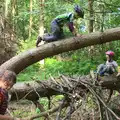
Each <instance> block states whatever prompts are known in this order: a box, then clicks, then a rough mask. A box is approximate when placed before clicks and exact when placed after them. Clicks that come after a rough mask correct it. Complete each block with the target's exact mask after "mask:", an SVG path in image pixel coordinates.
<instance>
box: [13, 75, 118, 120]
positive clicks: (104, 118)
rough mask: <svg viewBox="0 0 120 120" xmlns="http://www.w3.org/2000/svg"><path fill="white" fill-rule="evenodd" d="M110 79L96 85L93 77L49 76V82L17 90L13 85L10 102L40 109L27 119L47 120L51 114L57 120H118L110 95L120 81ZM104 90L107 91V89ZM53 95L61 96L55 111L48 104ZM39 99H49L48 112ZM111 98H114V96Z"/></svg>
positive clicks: (107, 78) (116, 109)
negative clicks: (24, 102) (41, 119)
mask: <svg viewBox="0 0 120 120" xmlns="http://www.w3.org/2000/svg"><path fill="white" fill-rule="evenodd" d="M110 78H111V79H110ZM110 78H109V77H106V78H105V80H104V81H103V80H102V81H100V82H99V81H97V80H96V77H94V78H91V76H82V77H68V76H64V75H61V76H60V77H59V78H56V79H55V78H53V77H52V76H51V79H50V80H49V81H34V82H32V83H24V84H21V85H18V86H19V87H18V86H17V85H16V86H14V89H12V90H11V95H12V96H11V97H12V99H13V100H14V99H16V98H17V99H18V100H19V99H22V98H26V99H29V100H31V101H33V102H34V103H35V105H36V106H37V107H38V108H39V109H40V110H41V113H40V114H36V115H33V116H31V118H30V120H33V119H35V118H39V117H43V116H44V117H45V118H47V119H49V120H50V119H51V117H50V116H52V115H54V119H55V117H56V120H61V119H62V120H70V119H73V120H88V119H90V120H114V119H115V120H119V119H120V117H119V114H118V113H119V112H120V109H119V108H117V107H114V108H113V104H114V103H113V102H112V99H113V98H112V99H111V95H112V93H113V90H114V89H116V90H118V87H116V88H115V86H116V85H117V86H118V84H119V83H120V82H119V79H117V78H115V77H113V79H114V81H113V79H112V77H111V76H110ZM118 78H119V77H118ZM102 79H103V78H102ZM116 82H117V84H116ZM33 83H34V84H33ZM113 83H114V84H113ZM112 84H113V89H112V87H111V86H112ZM107 87H108V89H109V90H107V89H106V88H107ZM19 88H21V90H20V89H19ZM109 91H110V92H109ZM19 92H20V93H22V94H20V93H19ZM53 95H63V96H64V97H63V99H62V100H60V101H59V102H58V104H57V105H55V106H57V107H54V108H52V107H53V105H52V102H51V101H52V100H51V98H52V96H53ZM15 96H16V97H15ZM41 97H47V98H48V100H49V102H48V104H49V105H48V110H47V111H45V109H44V107H43V106H42V105H41V104H40V103H39V101H38V100H39V99H40V98H41ZM114 98H117V97H116V96H114ZM116 104H117V102H116ZM118 105H119V103H118ZM63 111H64V112H63ZM76 114H77V115H76ZM52 119H53V118H52Z"/></svg>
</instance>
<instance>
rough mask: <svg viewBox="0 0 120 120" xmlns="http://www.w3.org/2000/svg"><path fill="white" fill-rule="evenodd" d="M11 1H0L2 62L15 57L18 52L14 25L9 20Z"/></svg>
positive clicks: (0, 53) (0, 59)
mask: <svg viewBox="0 0 120 120" xmlns="http://www.w3.org/2000/svg"><path fill="white" fill-rule="evenodd" d="M9 4H10V2H9V1H8V0H6V1H3V0H2V1H0V64H2V63H3V62H5V61H6V60H8V59H10V58H11V57H13V56H14V55H15V53H16V43H15V39H14V36H13V35H14V32H13V30H12V25H11V23H10V22H9V18H8V14H10V13H9V12H8V11H9V10H8V6H9Z"/></svg>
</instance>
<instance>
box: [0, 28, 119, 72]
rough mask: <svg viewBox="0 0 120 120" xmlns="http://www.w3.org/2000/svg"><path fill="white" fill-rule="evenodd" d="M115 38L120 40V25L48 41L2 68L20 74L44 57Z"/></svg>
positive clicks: (12, 59) (1, 68)
mask: <svg viewBox="0 0 120 120" xmlns="http://www.w3.org/2000/svg"><path fill="white" fill-rule="evenodd" d="M115 40H120V27H118V28H112V29H108V30H106V31H104V32H94V33H90V34H87V35H82V36H81V37H79V36H78V37H72V38H67V39H64V40H60V41H56V42H51V43H47V44H44V45H41V46H40V47H38V48H33V49H30V50H28V51H26V52H24V53H21V54H19V55H17V56H15V57H13V58H11V59H10V60H8V61H7V62H5V63H4V64H2V65H1V66H0V70H3V69H9V70H12V71H14V72H15V73H17V74H18V73H19V72H21V71H22V70H23V69H25V68H26V67H28V66H29V65H31V64H33V63H36V62H38V61H39V60H42V59H44V58H47V57H50V56H53V55H57V54H59V53H63V52H68V51H71V50H77V49H80V48H84V47H87V46H91V45H96V44H103V43H106V42H111V41H115Z"/></svg>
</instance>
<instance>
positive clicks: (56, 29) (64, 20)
mask: <svg viewBox="0 0 120 120" xmlns="http://www.w3.org/2000/svg"><path fill="white" fill-rule="evenodd" d="M83 17H84V11H83V9H82V8H81V7H80V6H78V5H76V6H75V7H74V12H73V13H72V12H71V13H66V14H62V15H59V16H57V17H56V18H55V19H54V20H53V21H52V22H51V32H52V33H51V34H47V35H45V36H43V38H42V37H41V36H38V38H37V42H36V46H37V47H38V44H39V43H40V42H41V41H42V40H43V41H45V42H52V41H57V40H58V39H62V38H64V34H63V26H64V25H65V24H67V25H68V27H69V30H70V31H71V32H72V34H73V35H74V36H77V32H76V28H75V26H74V23H73V21H74V20H75V19H78V18H83Z"/></svg>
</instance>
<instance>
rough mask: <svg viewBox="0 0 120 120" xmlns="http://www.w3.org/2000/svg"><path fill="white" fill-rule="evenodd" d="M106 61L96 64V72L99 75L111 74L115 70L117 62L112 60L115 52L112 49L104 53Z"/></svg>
mask: <svg viewBox="0 0 120 120" xmlns="http://www.w3.org/2000/svg"><path fill="white" fill-rule="evenodd" d="M105 54H106V58H107V61H106V63H105V64H100V65H99V66H98V70H97V73H98V74H99V75H100V76H104V75H111V74H113V73H115V72H117V68H118V64H117V62H116V61H114V60H113V57H114V55H115V53H114V52H113V51H107V52H106V53H105Z"/></svg>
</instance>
